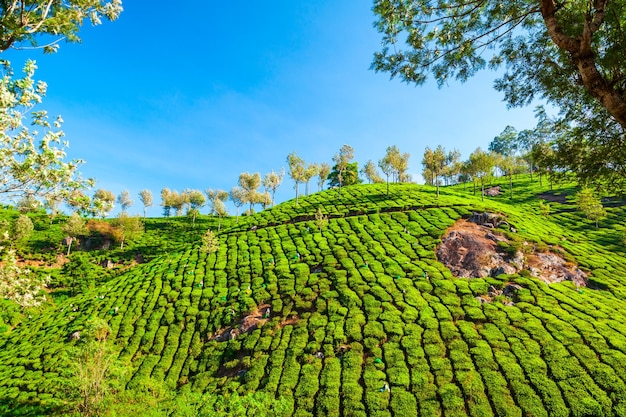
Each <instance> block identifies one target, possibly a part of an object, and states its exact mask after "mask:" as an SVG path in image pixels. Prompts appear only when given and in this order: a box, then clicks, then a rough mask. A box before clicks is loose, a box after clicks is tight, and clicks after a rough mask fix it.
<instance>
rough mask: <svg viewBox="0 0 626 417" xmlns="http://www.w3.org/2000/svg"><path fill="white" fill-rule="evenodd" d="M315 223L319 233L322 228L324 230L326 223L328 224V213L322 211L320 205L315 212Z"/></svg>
mask: <svg viewBox="0 0 626 417" xmlns="http://www.w3.org/2000/svg"><path fill="white" fill-rule="evenodd" d="M315 225H316V226H317V228H318V229H319V231H320V233H322V230H324V228H325V227H326V225H328V215H327V214H324V213H323V212H322V207H321V206H320V207H318V208H317V211H316V212H315Z"/></svg>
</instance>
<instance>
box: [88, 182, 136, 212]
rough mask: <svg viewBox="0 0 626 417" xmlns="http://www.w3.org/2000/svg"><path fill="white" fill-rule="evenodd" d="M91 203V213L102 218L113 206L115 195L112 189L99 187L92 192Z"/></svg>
mask: <svg viewBox="0 0 626 417" xmlns="http://www.w3.org/2000/svg"><path fill="white" fill-rule="evenodd" d="M129 198H130V197H129ZM118 203H119V198H118ZM91 204H92V206H93V214H94V215H95V216H98V217H101V218H103V219H104V218H105V217H106V216H108V215H109V213H110V212H111V210H113V207H115V195H114V194H113V191H110V190H104V189H101V188H100V189H98V190H96V192H95V193H94V195H93V198H92V199H91ZM120 204H121V203H120Z"/></svg>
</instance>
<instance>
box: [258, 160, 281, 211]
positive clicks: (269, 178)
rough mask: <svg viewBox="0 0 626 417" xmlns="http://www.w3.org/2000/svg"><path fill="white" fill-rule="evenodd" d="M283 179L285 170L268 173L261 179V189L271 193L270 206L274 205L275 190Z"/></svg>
mask: <svg viewBox="0 0 626 417" xmlns="http://www.w3.org/2000/svg"><path fill="white" fill-rule="evenodd" d="M284 177H285V169H284V168H281V169H280V171H279V172H274V170H272V171H271V172H268V173H267V174H265V176H264V177H263V187H264V188H265V191H266V192H271V196H272V206H273V205H274V201H275V197H276V190H277V189H278V187H280V185H281V184H282V183H283V178H284Z"/></svg>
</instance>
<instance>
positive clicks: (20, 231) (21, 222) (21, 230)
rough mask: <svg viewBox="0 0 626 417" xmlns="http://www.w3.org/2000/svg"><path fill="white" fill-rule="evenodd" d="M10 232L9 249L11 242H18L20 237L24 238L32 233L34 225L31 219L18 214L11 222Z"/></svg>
mask: <svg viewBox="0 0 626 417" xmlns="http://www.w3.org/2000/svg"><path fill="white" fill-rule="evenodd" d="M12 229H13V230H12V233H11V249H13V244H14V243H16V242H19V241H20V240H22V239H26V238H27V237H29V236H30V235H31V233H33V230H34V229H35V226H34V225H33V222H32V220H31V219H30V217H28V216H27V215H25V214H20V215H19V216H18V217H17V219H15V221H14V222H13V228H12Z"/></svg>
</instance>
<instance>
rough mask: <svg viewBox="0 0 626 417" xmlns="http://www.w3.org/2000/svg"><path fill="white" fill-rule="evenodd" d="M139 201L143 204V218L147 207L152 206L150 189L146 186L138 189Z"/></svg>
mask: <svg viewBox="0 0 626 417" xmlns="http://www.w3.org/2000/svg"><path fill="white" fill-rule="evenodd" d="M139 201H141V204H143V217H144V219H145V218H146V210H147V208H148V207H152V191H150V190H148V189H147V188H146V189H143V190H141V191H139Z"/></svg>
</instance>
